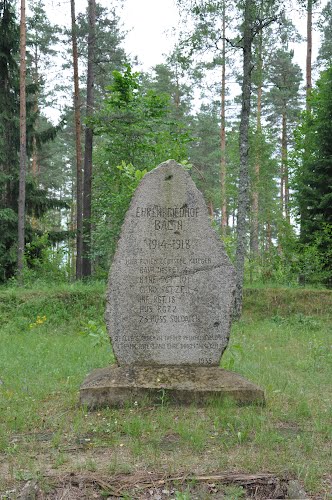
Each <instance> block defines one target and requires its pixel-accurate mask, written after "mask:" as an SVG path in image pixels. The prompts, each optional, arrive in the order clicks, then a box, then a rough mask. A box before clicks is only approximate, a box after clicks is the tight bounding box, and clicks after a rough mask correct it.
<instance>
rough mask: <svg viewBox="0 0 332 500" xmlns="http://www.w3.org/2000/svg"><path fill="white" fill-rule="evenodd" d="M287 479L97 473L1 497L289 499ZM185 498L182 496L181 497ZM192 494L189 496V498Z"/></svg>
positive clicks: (27, 486) (35, 484) (53, 479)
mask: <svg viewBox="0 0 332 500" xmlns="http://www.w3.org/2000/svg"><path fill="white" fill-rule="evenodd" d="M287 485H288V481H287V479H281V478H278V477H276V476H274V475H272V474H235V473H233V474H226V473H223V474H211V475H204V476H189V475H178V476H165V475H162V474H155V473H147V472H145V471H144V472H137V473H135V474H117V475H114V476H112V477H110V476H101V475H99V474H95V473H87V474H81V473H70V474H66V475H62V476H45V477H43V478H42V479H40V480H38V481H28V482H25V483H21V484H20V485H19V486H16V488H13V489H11V490H7V491H6V492H3V494H2V495H1V496H0V498H6V499H8V500H9V499H14V498H15V499H21V500H43V499H50V500H60V499H62V500H65V499H67V500H75V499H81V500H90V499H100V500H101V499H104V500H105V498H106V499H117V498H127V499H133V500H134V499H138V500H145V499H149V500H164V499H168V500H170V499H176V498H183V499H187V498H188V499H189V498H190V499H191V500H194V499H197V500H202V499H205V498H214V499H223V498H228V499H230V498H239V499H240V498H241V499H257V500H263V499H264V500H266V499H267V498H269V499H277V498H281V499H282V498H287ZM181 494H182V496H181V497H180V495H181ZM189 494H190V496H189Z"/></svg>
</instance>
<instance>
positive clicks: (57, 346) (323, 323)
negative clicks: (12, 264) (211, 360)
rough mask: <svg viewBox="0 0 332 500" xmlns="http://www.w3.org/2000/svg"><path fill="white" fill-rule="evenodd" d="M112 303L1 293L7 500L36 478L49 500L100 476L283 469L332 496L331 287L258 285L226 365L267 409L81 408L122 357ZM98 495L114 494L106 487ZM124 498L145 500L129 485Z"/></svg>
mask: <svg viewBox="0 0 332 500" xmlns="http://www.w3.org/2000/svg"><path fill="white" fill-rule="evenodd" d="M104 294H105V285H104V284H103V283H93V284H91V285H77V284H75V285H72V286H71V285H66V286H65V285H63V286H54V287H53V288H51V287H45V288H43V287H40V288H38V289H37V288H33V289H22V290H18V289H15V288H12V289H10V288H7V289H2V290H0V342H1V344H0V345H1V351H0V493H1V494H2V495H3V496H2V497H1V498H14V497H15V496H10V493H7V494H6V493H5V492H8V491H16V490H15V488H18V487H19V485H22V484H25V482H27V481H29V480H30V481H36V482H37V483H38V485H39V487H40V488H41V489H42V490H43V491H45V492H46V497H47V492H51V491H52V488H53V486H54V481H56V480H57V478H59V480H60V478H64V477H65V476H66V475H68V474H83V475H84V474H88V475H89V477H90V478H91V477H94V478H95V483H96V484H97V483H98V477H99V478H100V477H108V478H111V477H117V475H118V476H119V477H120V475H121V477H124V475H125V476H126V477H128V478H129V477H133V476H135V475H136V476H137V474H143V472H144V473H145V474H150V475H153V474H159V475H160V474H162V475H163V477H172V476H173V477H191V478H194V477H195V476H197V477H198V476H204V475H205V476H211V477H212V476H213V474H214V475H216V474H219V473H229V474H235V473H236V474H273V475H274V476H275V477H278V478H282V479H283V480H287V481H289V480H296V481H298V482H299V484H301V486H302V487H303V488H304V490H305V491H306V493H307V494H308V496H309V497H311V498H322V499H327V498H331V481H332V480H331V470H332V467H331V465H332V450H331V442H332V406H331V401H332V384H331V380H332V347H331V346H332V338H331V337H332V335H331V332H332V316H331V303H332V300H331V299H332V293H331V292H330V291H324V290H305V289H303V290H301V289H263V288H262V289H246V290H245V300H244V314H243V316H242V319H241V320H240V321H238V322H237V323H235V324H234V325H233V328H232V335H231V342H230V345H229V347H228V349H227V351H226V353H225V355H224V356H223V358H222V363H221V365H222V367H223V368H226V369H230V370H234V371H236V372H238V373H240V374H242V375H244V376H245V377H246V378H248V379H249V380H251V381H252V382H255V383H257V384H258V385H259V386H261V387H263V388H264V390H265V393H266V405H265V406H264V407H258V406H247V407H239V406H236V405H235V404H234V403H233V402H232V401H230V400H224V401H211V403H210V404H209V405H208V406H207V407H205V408H195V407H193V406H190V407H174V406H170V405H169V404H168V401H167V394H166V395H165V394H161V395H160V402H159V404H157V405H155V406H152V405H151V404H149V402H148V401H144V400H143V401H136V402H135V403H133V404H132V405H130V406H127V407H125V408H122V409H110V408H106V409H102V410H100V411H94V412H90V411H88V410H87V409H86V408H84V407H80V406H79V404H78V395H79V393H78V391H79V387H80V384H81V383H82V381H83V380H84V378H85V376H86V375H87V374H88V373H89V372H90V371H91V370H93V369H94V368H97V367H104V366H107V365H108V364H110V363H112V362H113V361H114V358H113V354H112V350H111V346H110V344H109V342H108V339H107V337H106V332H105V327H104V320H103V316H104ZM192 481H194V479H192ZM210 482H211V481H210ZM99 483H100V480H99ZM99 483H98V484H99ZM213 484H215V483H213ZM195 488H196V486H195V485H192V483H190V481H189V482H187V483H186V485H185V487H184V486H183V485H182V486H181V487H180V486H178V487H177V486H176V485H175V486H174V485H173V490H167V489H165V490H164V491H169V498H183V499H187V498H188V499H189V498H203V497H204V495H203V494H201V495H199V496H198V497H197V496H195V495H194V493H193V492H194V491H195ZM215 489H218V486H215ZM172 491H173V493H172ZM218 491H219V490H218ZM220 491H221V490H220ZM222 491H223V493H222V495H224V496H219V497H216V498H245V497H246V494H247V493H246V490H245V489H243V488H242V487H241V486H238V485H232V484H228V485H227V486H225V487H224V489H223V490H222ZM98 492H99V493H98V495H101V496H100V498H102V497H103V496H104V497H107V495H108V493H107V487H106V486H104V488H103V487H100V488H99V489H98ZM96 494H97V493H96ZM204 494H205V493H204ZM213 494H216V493H213V491H209V492H208V493H206V495H207V496H209V495H210V496H211V495H213ZM6 495H7V496H6ZM13 495H14V493H13ZM49 495H51V493H49ZM165 495H166V493H165ZM172 495H173V496H172ZM192 495H193V496H192ZM115 497H116V496H115ZM115 497H114V498H115ZM118 497H122V498H145V497H144V496H141V497H140V496H139V495H138V496H137V497H136V496H135V495H134V494H133V493H130V491H129V492H128V491H127V492H126V491H124V490H121V492H120V493H119V494H118ZM50 498H51V496H50ZM82 498H83V495H82ZM84 498H85V497H84ZM97 498H99V497H98V496H97ZM111 498H113V497H111ZM165 498H166V497H165ZM204 498H205V497H204Z"/></svg>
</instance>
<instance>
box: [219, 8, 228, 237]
mask: <svg viewBox="0 0 332 500" xmlns="http://www.w3.org/2000/svg"><path fill="white" fill-rule="evenodd" d="M222 16H223V20H222V32H223V41H222V70H221V71H222V74H221V116H220V118H221V127H220V149H221V164H220V192H221V235H222V236H226V230H227V198H226V168H227V167H226V112H225V108H226V106H225V101H226V40H225V36H226V19H225V16H226V12H225V2H224V3H223V12H222Z"/></svg>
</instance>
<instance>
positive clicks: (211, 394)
mask: <svg viewBox="0 0 332 500" xmlns="http://www.w3.org/2000/svg"><path fill="white" fill-rule="evenodd" d="M226 397H229V398H231V399H233V400H234V401H235V402H236V403H238V404H241V405H242V404H260V405H262V404H264V403H265V397H264V391H263V390H262V389H260V388H259V387H258V386H257V385H255V384H253V383H252V382H249V381H248V380H246V379H245V378H243V377H242V376H240V375H238V374H237V373H233V372H229V371H227V370H222V369H221V368H219V367H215V366H213V367H207V366H198V367H192V366H182V367H177V366H167V367H146V366H135V367H128V366H127V367H119V366H109V367H107V368H100V369H97V370H94V371H93V372H91V373H90V374H89V375H88V377H87V378H86V379H85V381H84V382H83V384H82V385H81V388H80V403H81V404H82V405H86V406H87V407H88V408H91V409H92V408H99V407H102V406H109V407H119V406H123V405H124V404H126V403H134V402H135V401H140V400H142V398H148V399H149V400H151V402H153V403H155V404H158V403H159V404H162V403H163V402H166V401H167V403H170V404H172V403H173V404H179V405H180V404H183V405H188V404H192V403H195V404H197V405H200V406H202V405H204V404H206V403H208V402H209V401H211V400H215V399H223V398H226Z"/></svg>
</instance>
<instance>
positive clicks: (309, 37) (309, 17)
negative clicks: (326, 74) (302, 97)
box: [306, 0, 312, 113]
mask: <svg viewBox="0 0 332 500" xmlns="http://www.w3.org/2000/svg"><path fill="white" fill-rule="evenodd" d="M311 59H312V0H308V4H307V59H306V109H307V112H308V113H310V111H311V105H310V96H311V88H312V81H311Z"/></svg>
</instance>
